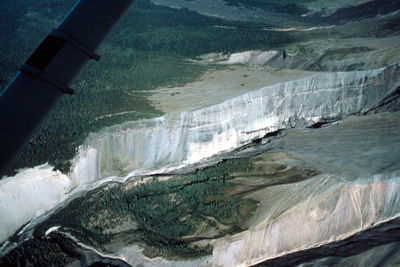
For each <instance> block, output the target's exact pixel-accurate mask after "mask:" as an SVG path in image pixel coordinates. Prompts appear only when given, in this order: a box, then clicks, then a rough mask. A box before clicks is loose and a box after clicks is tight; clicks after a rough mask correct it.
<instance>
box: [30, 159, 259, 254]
mask: <svg viewBox="0 0 400 267" xmlns="http://www.w3.org/2000/svg"><path fill="white" fill-rule="evenodd" d="M249 168H252V167H251V163H250V162H249V160H247V159H235V160H228V161H225V162H222V163H220V164H217V165H216V166H213V167H210V168H205V169H201V170H198V171H196V172H195V173H194V174H192V175H185V176H182V177H173V178H170V179H168V180H165V179H164V180H163V179H161V178H157V177H153V178H150V180H148V181H146V182H142V183H139V184H138V185H133V184H129V183H128V184H125V185H120V184H110V185H108V186H106V187H103V188H98V189H95V190H93V191H91V192H89V194H88V195H87V196H84V197H80V198H77V199H75V200H73V201H72V202H71V203H70V204H68V205H67V206H66V207H65V208H63V209H62V210H59V211H57V212H56V213H54V214H53V215H51V216H50V217H49V219H48V220H47V221H45V222H44V223H42V224H41V225H39V226H38V227H37V228H36V230H35V232H34V236H36V237H37V238H40V237H41V236H43V235H44V233H45V232H46V230H47V229H49V228H50V227H52V226H61V228H60V229H61V231H67V232H69V233H71V234H72V235H74V236H75V237H77V238H78V239H79V240H81V241H82V242H83V243H85V244H89V245H91V246H95V247H98V248H99V249H103V250H107V249H106V246H107V245H110V244H120V245H121V244H122V245H128V244H132V243H138V244H141V245H142V246H144V248H145V250H144V253H145V255H146V256H149V257H156V256H163V257H166V258H170V259H177V258H179V259H182V258H192V257H198V256H202V255H206V254H209V253H211V251H212V247H211V246H209V245H200V244H199V243H196V242H197V241H200V240H206V239H213V238H217V237H221V236H224V235H226V234H233V233H237V232H240V231H243V230H245V229H246V226H245V223H246V221H247V220H248V219H249V218H250V217H251V215H252V213H253V212H254V210H255V209H256V207H257V202H256V201H255V200H252V199H249V198H240V197H236V196H230V195H229V192H230V190H231V189H232V188H233V187H234V184H232V183H230V182H229V180H230V179H231V174H232V173H234V172H236V171H246V170H247V169H249Z"/></svg>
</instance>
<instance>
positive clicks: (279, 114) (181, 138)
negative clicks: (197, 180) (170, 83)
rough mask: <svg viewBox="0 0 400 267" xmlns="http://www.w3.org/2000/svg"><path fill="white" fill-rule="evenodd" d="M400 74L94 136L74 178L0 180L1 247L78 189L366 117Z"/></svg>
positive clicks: (335, 77) (233, 103)
mask: <svg viewBox="0 0 400 267" xmlns="http://www.w3.org/2000/svg"><path fill="white" fill-rule="evenodd" d="M399 72H400V67H399V66H398V65H392V66H388V67H385V68H380V69H374V70H367V71H354V72H337V73H321V74H315V75H312V76H309V77H306V78H304V79H300V80H295V81H290V82H286V83H280V84H276V85H273V86H268V87H265V88H261V89H259V90H256V91H252V92H249V93H246V94H244V95H242V96H239V97H235V98H233V99H230V100H227V101H225V102H223V103H221V104H218V105H214V106H210V107H206V108H203V109H200V110H196V111H193V112H182V113H179V114H167V115H165V116H163V117H159V118H155V119H151V120H143V121H136V122H127V123H125V124H123V125H118V126H115V127H110V128H106V129H104V130H103V131H101V132H100V133H94V134H91V135H90V136H89V137H88V138H87V140H86V142H85V144H84V145H82V146H81V147H80V148H79V153H78V155H77V157H76V158H75V160H74V164H73V168H72V170H71V173H70V174H69V175H68V176H65V175H62V174H60V173H59V172H55V171H52V170H51V167H50V166H42V167H40V168H35V169H34V170H26V171H23V172H21V173H20V174H18V175H17V177H20V176H21V177H24V178H19V179H14V178H15V177H14V178H13V177H10V178H6V179H3V180H1V181H0V189H1V190H0V192H1V193H0V194H1V195H0V200H1V201H0V210H2V213H1V215H0V222H1V223H2V227H1V232H0V241H4V240H5V239H6V238H7V237H8V236H10V235H11V234H12V233H13V232H14V231H15V230H17V229H18V228H19V227H20V226H21V225H23V224H25V223H26V222H28V221H29V220H30V219H32V218H34V217H35V216H36V215H37V213H38V212H44V211H47V210H50V209H51V208H53V207H55V206H56V205H57V204H58V203H61V202H62V200H63V196H66V194H68V192H71V191H72V190H74V189H75V191H74V192H77V191H79V190H80V189H82V190H87V189H88V188H90V187H91V186H95V184H96V183H97V184H99V183H102V182H104V181H106V180H110V179H114V180H119V181H122V180H124V179H126V177H130V176H132V175H134V174H140V173H142V174H145V173H151V172H154V171H157V172H162V171H163V170H168V169H173V168H178V167H180V166H183V165H189V164H193V163H198V162H199V161H201V160H203V159H205V158H209V157H211V156H213V155H215V154H218V153H221V152H224V151H230V150H233V149H235V148H238V147H239V146H241V145H244V144H247V143H250V142H251V141H252V140H254V139H257V138H261V137H263V136H265V135H266V134H268V133H271V132H274V131H277V130H279V129H287V128H293V127H298V126H309V125H312V124H314V123H317V122H319V121H321V120H325V119H338V118H345V117H347V116H348V115H350V114H357V113H363V112H367V111H368V110H370V109H372V108H374V107H375V106H377V105H378V104H379V101H380V100H381V99H383V98H385V97H386V96H388V95H389V94H391V93H392V92H393V91H395V90H396V88H398V87H399V82H400V81H399V80H398V77H399ZM46 177H47V178H48V179H47V178H46ZM53 177H54V181H56V182H53V181H52V183H56V185H54V187H53V186H51V188H49V186H48V181H49V179H53ZM21 179H23V183H21V182H19V181H21ZM94 182H95V184H93V183H94ZM90 184H92V185H90ZM7 188H13V190H12V191H10V190H7ZM29 188H31V189H32V190H30V189H29ZM54 188H59V190H58V189H57V190H53V189H54ZM25 189H27V190H25ZM25 191H26V192H25ZM28 191H29V192H28ZM30 191H32V192H33V195H37V196H38V197H37V198H35V199H32V202H33V203H34V205H33V207H34V208H30V209H26V208H23V207H26V205H25V203H26V195H29V194H30ZM12 192H18V194H14V193H12Z"/></svg>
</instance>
